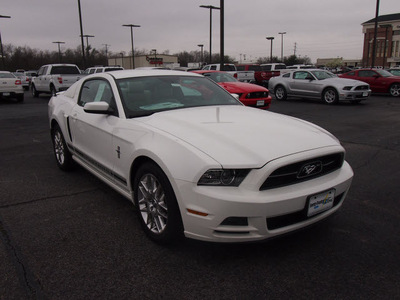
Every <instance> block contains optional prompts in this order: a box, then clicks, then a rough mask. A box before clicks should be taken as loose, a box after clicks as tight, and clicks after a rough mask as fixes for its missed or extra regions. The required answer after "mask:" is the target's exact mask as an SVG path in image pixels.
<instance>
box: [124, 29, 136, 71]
mask: <svg viewBox="0 0 400 300" xmlns="http://www.w3.org/2000/svg"><path fill="white" fill-rule="evenodd" d="M122 26H125V27H130V28H131V46H132V61H131V68H132V69H134V68H135V54H134V53H135V52H134V48H133V27H140V25H134V24H124V25H122Z"/></svg>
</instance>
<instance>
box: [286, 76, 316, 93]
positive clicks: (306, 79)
mask: <svg viewBox="0 0 400 300" xmlns="http://www.w3.org/2000/svg"><path fill="white" fill-rule="evenodd" d="M291 85H292V87H291V89H292V91H293V92H294V93H295V94H296V95H298V96H305V97H315V96H317V95H318V88H317V86H318V80H316V79H315V77H314V76H313V75H312V74H311V73H310V72H308V71H297V72H294V73H293V81H292V83H291Z"/></svg>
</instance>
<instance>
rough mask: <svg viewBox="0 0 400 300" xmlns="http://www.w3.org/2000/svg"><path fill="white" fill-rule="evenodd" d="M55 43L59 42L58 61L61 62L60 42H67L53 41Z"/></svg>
mask: <svg viewBox="0 0 400 300" xmlns="http://www.w3.org/2000/svg"><path fill="white" fill-rule="evenodd" d="M53 44H58V61H59V62H60V63H61V49H60V44H65V42H60V41H57V42H53Z"/></svg>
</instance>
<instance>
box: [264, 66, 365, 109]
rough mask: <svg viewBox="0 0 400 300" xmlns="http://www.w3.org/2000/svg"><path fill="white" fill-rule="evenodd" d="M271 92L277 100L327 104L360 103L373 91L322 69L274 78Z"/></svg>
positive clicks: (362, 83)
mask: <svg viewBox="0 0 400 300" xmlns="http://www.w3.org/2000/svg"><path fill="white" fill-rule="evenodd" d="M268 88H269V90H270V91H272V92H273V93H274V94H275V98H276V99H277V100H286V98H287V97H288V96H295V97H302V98H317V99H321V100H322V101H324V102H325V103H327V104H335V103H337V102H339V101H343V100H347V101H350V102H352V103H359V102H360V101H362V100H366V99H368V97H369V96H370V95H371V89H370V87H369V85H368V84H367V83H365V82H362V81H358V80H352V79H345V78H339V77H337V76H336V75H334V74H332V73H331V72H328V71H325V70H320V69H308V70H293V71H290V72H287V73H285V74H282V75H281V76H277V77H272V78H271V79H270V81H269V86H268Z"/></svg>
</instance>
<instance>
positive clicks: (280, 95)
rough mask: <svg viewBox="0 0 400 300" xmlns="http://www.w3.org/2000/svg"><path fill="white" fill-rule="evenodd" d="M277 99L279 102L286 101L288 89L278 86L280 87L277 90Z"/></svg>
mask: <svg viewBox="0 0 400 300" xmlns="http://www.w3.org/2000/svg"><path fill="white" fill-rule="evenodd" d="M275 98H276V99H277V100H286V98H287V92H286V89H285V88H284V87H283V86H281V85H278V86H277V87H276V88H275Z"/></svg>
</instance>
